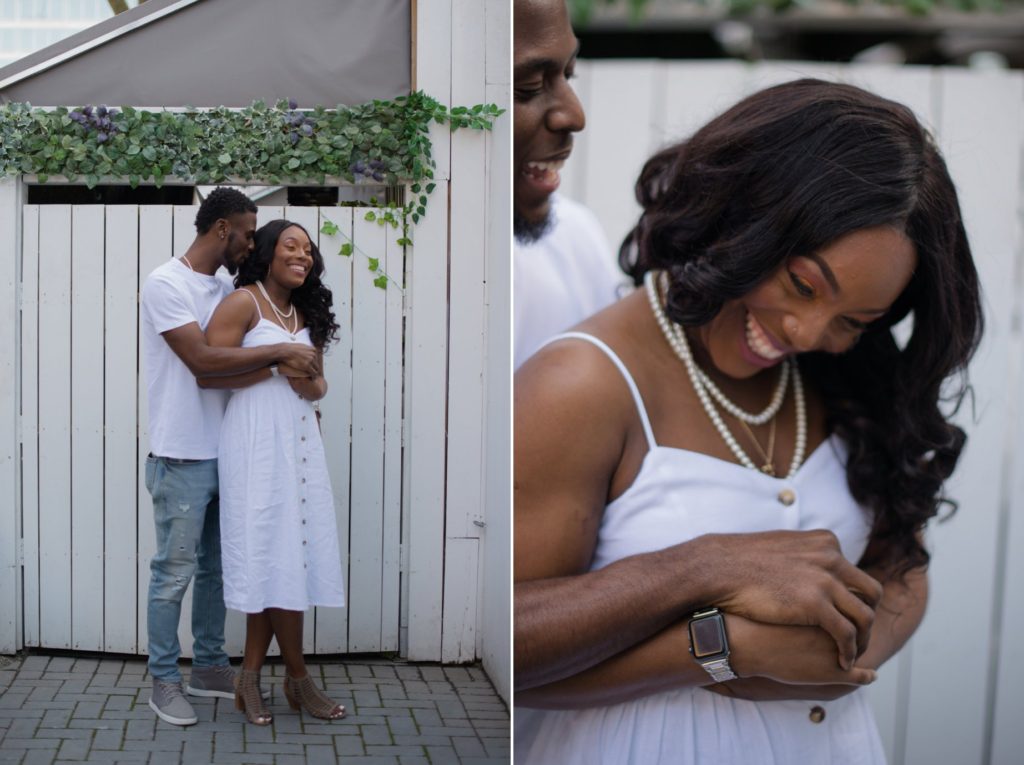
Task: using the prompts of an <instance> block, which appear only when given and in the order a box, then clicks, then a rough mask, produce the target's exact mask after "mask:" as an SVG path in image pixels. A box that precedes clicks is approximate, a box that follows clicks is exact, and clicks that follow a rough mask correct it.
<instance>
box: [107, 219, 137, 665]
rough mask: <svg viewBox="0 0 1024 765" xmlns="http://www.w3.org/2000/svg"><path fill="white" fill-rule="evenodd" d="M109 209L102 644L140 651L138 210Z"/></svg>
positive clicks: (109, 648)
mask: <svg viewBox="0 0 1024 765" xmlns="http://www.w3.org/2000/svg"><path fill="white" fill-rule="evenodd" d="M105 212H106V227H107V238H106V297H105V305H104V312H105V314H106V322H105V325H104V355H103V364H104V370H105V385H104V389H103V400H104V407H103V413H104V432H105V434H106V438H105V442H104V451H103V482H104V538H105V540H104V554H103V565H104V576H103V650H104V651H111V652H114V653H137V652H138V649H139V642H138V636H137V635H136V632H135V625H136V621H137V619H138V613H139V577H138V575H137V567H136V540H137V538H138V533H139V515H138V491H139V487H138V485H137V482H138V465H139V463H140V461H142V459H143V457H144V456H145V451H143V452H142V453H141V454H140V450H139V447H138V442H137V439H136V431H137V427H138V423H137V418H138V409H137V406H136V397H137V395H138V394H137V391H136V373H135V370H137V369H138V368H139V360H138V313H137V311H138V301H137V295H138V290H139V268H138V262H139V209H138V207H136V206H135V205H116V206H115V205H112V206H110V207H107V208H106V210H105ZM142 491H145V487H144V486H143V487H142ZM144 525H145V524H144Z"/></svg>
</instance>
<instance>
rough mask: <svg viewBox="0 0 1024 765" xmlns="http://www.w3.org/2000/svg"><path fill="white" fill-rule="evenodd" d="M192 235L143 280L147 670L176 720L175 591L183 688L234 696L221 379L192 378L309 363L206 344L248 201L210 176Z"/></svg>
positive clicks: (163, 711)
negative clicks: (184, 632) (184, 631)
mask: <svg viewBox="0 0 1024 765" xmlns="http://www.w3.org/2000/svg"><path fill="white" fill-rule="evenodd" d="M196 231H197V235H196V238H195V240H194V241H193V242H192V244H191V245H190V246H189V248H188V250H187V251H186V252H185V253H184V254H183V255H182V256H181V257H180V258H175V259H171V260H168V261H167V262H166V263H164V264H163V265H161V266H159V267H157V268H156V269H154V270H153V272H152V273H151V274H150V275H149V276H148V277H147V278H146V281H145V284H144V285H143V288H142V333H143V338H144V339H143V345H144V349H145V351H144V364H145V373H146V384H147V391H148V394H149V433H150V455H149V457H148V458H147V460H146V488H147V489H148V490H149V492H150V495H151V496H152V497H153V514H154V521H155V523H156V553H155V554H154V556H153V560H152V562H151V564H150V573H151V576H150V583H149V600H148V609H147V619H148V630H149V673H150V675H152V677H153V693H152V696H151V698H150V701H149V705H150V707H151V708H152V709H153V711H154V712H156V714H157V715H158V716H159V717H160V718H161V719H162V720H165V721H166V722H169V723H172V724H174V725H191V724H193V723H195V722H196V721H197V719H198V718H197V717H196V714H195V711H194V710H193V709H192V705H191V704H190V703H189V702H188V700H187V699H186V698H185V696H184V695H183V693H182V685H181V674H180V673H179V671H178V657H179V655H180V653H181V646H180V645H179V643H178V621H179V618H180V615H181V600H182V598H183V597H184V595H185V590H186V589H187V587H188V584H189V581H190V580H191V579H192V576H193V574H195V587H194V590H193V593H192V635H193V637H194V640H195V642H194V648H195V650H194V659H193V668H192V674H191V677H190V678H189V686H188V691H189V693H191V694H193V695H197V696H219V697H222V698H234V672H233V671H232V669H231V667H230V666H229V664H228V657H227V654H226V653H225V652H224V617H225V607H224V594H223V583H222V581H221V564H220V528H219V519H218V490H217V445H218V440H219V437H220V425H221V418H222V417H223V414H224V408H225V405H226V403H227V391H224V390H212V389H206V390H204V389H200V388H199V386H198V385H197V384H196V377H198V376H210V375H213V376H223V375H231V374H238V373H249V375H248V378H245V379H243V380H241V381H240V382H239V384H240V385H244V384H252V383H254V382H257V381H259V380H261V379H264V378H266V377H269V376H270V375H271V374H272V373H273V370H271V369H270V365H272V364H286V365H288V366H290V367H294V368H297V369H299V370H302V371H304V372H305V373H307V374H310V375H313V374H316V373H317V372H318V371H319V370H318V362H317V354H316V351H315V350H314V349H313V348H311V347H308V346H304V345H299V344H291V343H281V344H278V345H272V346H261V347H258V348H212V347H210V346H209V345H207V343H206V338H205V336H204V335H203V330H204V329H205V328H206V325H207V322H209V320H210V316H211V315H212V314H213V311H214V309H215V308H216V307H217V304H218V303H219V302H220V301H221V299H222V298H223V297H224V296H225V295H227V294H228V293H229V292H231V290H232V286H231V283H230V281H229V280H228V279H226V278H222V277H220V276H216V275H215V273H216V271H217V269H218V268H220V267H222V266H223V267H224V268H225V269H227V271H228V272H229V273H231V274H234V273H235V272H236V271H237V270H238V264H239V263H240V262H241V261H242V259H244V258H245V257H246V256H247V255H248V253H249V252H250V251H251V250H252V247H253V235H254V234H255V231H256V205H255V204H253V202H252V201H251V200H250V199H249V198H248V197H247V196H245V195H244V194H242V193H241V192H239V191H236V190H234V189H228V188H218V189H215V190H214V191H213V193H211V194H210V196H209V197H207V199H206V200H205V201H204V202H203V204H202V205H201V206H200V208H199V213H198V215H197V216H196Z"/></svg>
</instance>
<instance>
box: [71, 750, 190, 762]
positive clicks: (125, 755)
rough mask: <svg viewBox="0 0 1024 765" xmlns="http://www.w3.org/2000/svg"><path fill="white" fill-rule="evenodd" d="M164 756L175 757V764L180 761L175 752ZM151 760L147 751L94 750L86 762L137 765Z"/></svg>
mask: <svg viewBox="0 0 1024 765" xmlns="http://www.w3.org/2000/svg"><path fill="white" fill-rule="evenodd" d="M153 754H154V755H156V754H161V753H159V752H154V753H153ZM162 754H164V755H165V756H173V757H174V760H173V761H174V762H177V760H178V754H177V753H176V752H174V753H166V752H165V753H162ZM150 758H151V755H150V753H149V752H147V751H136V752H132V751H128V752H126V751H120V752H110V751H107V750H105V749H100V750H96V749H93V750H92V751H91V752H89V759H88V760H86V762H102V763H122V762H123V763H137V762H146V761H147V760H150ZM162 762H167V761H166V760H162Z"/></svg>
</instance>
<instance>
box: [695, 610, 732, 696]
mask: <svg viewBox="0 0 1024 765" xmlns="http://www.w3.org/2000/svg"><path fill="white" fill-rule="evenodd" d="M690 653H691V654H692V655H693V659H694V661H696V662H697V663H698V664H700V665H701V666H702V667H704V669H705V670H706V671H707V673H708V674H709V675H711V679H712V680H714V681H715V682H716V683H724V682H725V681H726V680H735V679H736V678H737V675H736V673H735V672H733V671H732V667H731V666H729V639H728V638H727V637H726V635H725V617H723V616H722V613H721V612H720V611H719V610H718V609H717V608H702V609H701V610H699V611H696V612H694V614H693V616H691V617H690Z"/></svg>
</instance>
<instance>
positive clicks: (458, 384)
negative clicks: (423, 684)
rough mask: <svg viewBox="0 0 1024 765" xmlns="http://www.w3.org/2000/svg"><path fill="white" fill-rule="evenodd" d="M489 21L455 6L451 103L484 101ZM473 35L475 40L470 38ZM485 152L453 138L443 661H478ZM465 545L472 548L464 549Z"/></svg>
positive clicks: (472, 141)
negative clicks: (480, 63)
mask: <svg viewBox="0 0 1024 765" xmlns="http://www.w3.org/2000/svg"><path fill="white" fill-rule="evenodd" d="M484 17H485V7H484V4H482V3H470V2H466V1H465V0H454V2H453V14H452V19H453V24H454V25H455V28H454V29H453V32H452V46H453V47H452V62H453V66H452V98H453V100H454V101H455V102H458V103H476V102H480V101H483V98H484V95H485V89H484V85H485V83H484V81H483V79H482V77H481V76H480V75H481V70H480V68H479V67H477V66H469V65H467V64H468V63H469V62H475V61H480V60H483V59H484V49H485V47H486V43H487V40H486V38H485V37H484V36H483V35H482V34H480V32H481V30H483V28H484ZM470 29H473V30H475V33H472V34H470V33H469V32H468V30H470ZM485 151H486V137H485V136H484V135H483V134H481V133H480V132H475V133H473V134H468V133H467V132H466V131H460V132H459V133H457V134H456V135H454V136H452V153H451V162H452V181H451V186H450V197H449V198H450V204H451V208H450V211H449V216H450V217H451V220H452V221H453V225H452V226H451V230H450V233H449V263H450V266H449V268H450V271H449V289H448V293H449V303H448V316H449V322H448V324H449V329H448V401H449V406H448V463H447V491H446V492H445V560H444V564H445V576H444V611H443V628H442V643H441V658H442V660H443V661H468V660H471V659H472V658H474V657H475V656H476V625H477V609H476V601H477V598H476V593H477V590H478V586H479V583H478V580H479V570H478V568H477V566H476V565H475V564H476V562H477V559H478V552H479V545H478V542H477V540H478V538H479V535H480V526H479V525H477V524H482V523H483V518H484V508H483V506H482V505H483V479H484V472H483V466H484V456H485V455H484V451H483V432H482V430H483V428H482V423H483V409H484V383H485V380H484V376H483V371H484V339H485V332H486V321H485V310H484V309H485V299H484V290H485V285H484V260H485V259H484V257H483V254H484V253H486V251H487V239H486V234H485V223H486V210H485V205H486V203H487V187H486V183H485V177H484V169H485V160H486V153H485ZM464 540H473V543H472V544H462V543H461V542H463V541H464ZM456 541H458V542H460V543H459V544H455V542H456ZM471 561H472V563H473V566H472V568H470V562H471ZM469 594H471V597H467V595H469Z"/></svg>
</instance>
